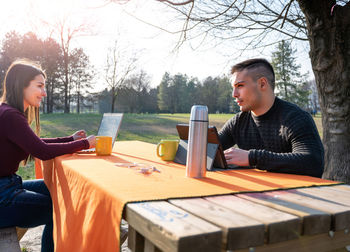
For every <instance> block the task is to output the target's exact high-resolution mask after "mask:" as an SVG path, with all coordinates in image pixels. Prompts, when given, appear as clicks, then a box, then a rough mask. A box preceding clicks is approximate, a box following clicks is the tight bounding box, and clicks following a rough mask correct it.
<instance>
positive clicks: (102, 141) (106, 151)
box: [95, 136, 112, 156]
mask: <svg viewBox="0 0 350 252" xmlns="http://www.w3.org/2000/svg"><path fill="white" fill-rule="evenodd" d="M95 149H96V155H97V156H108V155H111V153H112V137H110V136H97V137H96V147H95Z"/></svg>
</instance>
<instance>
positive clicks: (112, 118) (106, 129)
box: [97, 113, 123, 144]
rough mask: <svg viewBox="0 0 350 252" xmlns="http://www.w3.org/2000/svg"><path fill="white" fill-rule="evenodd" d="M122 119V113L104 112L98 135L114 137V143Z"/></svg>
mask: <svg viewBox="0 0 350 252" xmlns="http://www.w3.org/2000/svg"><path fill="white" fill-rule="evenodd" d="M122 119H123V114H122V113H104V114H103V117H102V120H101V123H100V127H99V128H98V132H97V135H98V136H110V137H112V144H114V142H115V140H116V138H117V135H118V131H119V128H120V124H121V122H122Z"/></svg>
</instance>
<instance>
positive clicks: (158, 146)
mask: <svg viewBox="0 0 350 252" xmlns="http://www.w3.org/2000/svg"><path fill="white" fill-rule="evenodd" d="M161 145H163V143H159V144H157V156H158V157H162V156H164V155H161V154H159V148H160V146H161Z"/></svg>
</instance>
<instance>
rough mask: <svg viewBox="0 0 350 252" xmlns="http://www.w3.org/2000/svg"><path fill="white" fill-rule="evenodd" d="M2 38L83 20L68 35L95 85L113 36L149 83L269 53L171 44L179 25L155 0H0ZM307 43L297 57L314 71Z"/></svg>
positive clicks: (45, 33) (50, 31) (218, 70)
mask: <svg viewBox="0 0 350 252" xmlns="http://www.w3.org/2000/svg"><path fill="white" fill-rule="evenodd" d="M1 6H2V8H1V10H2V11H1V13H2V14H1V15H0V23H1V24H2V25H1V26H0V40H2V38H4V35H5V34H6V33H7V32H9V31H12V30H15V31H17V32H19V33H20V34H24V33H26V32H28V31H32V32H34V33H35V34H37V36H38V37H41V38H46V37H49V36H52V37H54V38H56V39H58V37H57V33H56V32H55V31H56V30H57V29H55V24H57V22H58V21H59V20H66V22H67V24H69V26H70V27H78V26H80V25H84V26H86V27H88V31H86V32H82V33H80V34H78V36H76V37H74V38H73V40H72V47H82V48H83V49H84V51H85V53H86V54H87V55H88V56H89V58H90V62H91V63H92V64H93V65H94V67H95V68H96V70H97V74H96V78H95V82H96V85H95V91H99V90H102V89H103V88H105V87H106V84H105V83H104V81H103V72H104V71H103V69H104V67H105V64H106V58H107V54H108V49H109V48H111V47H113V45H114V43H115V41H117V43H118V45H119V46H118V48H120V49H121V50H122V51H123V60H127V59H129V58H130V57H132V56H133V55H137V59H138V60H137V68H138V69H139V70H141V69H143V70H144V71H146V72H147V73H148V74H149V75H150V78H151V86H152V87H156V86H157V85H159V83H160V81H161V78H162V76H163V74H164V73H165V72H166V71H167V72H169V73H170V74H177V73H182V74H187V75H188V76H190V77H198V78H199V80H203V79H204V78H206V77H208V76H213V77H215V76H222V75H224V74H228V73H229V70H230V66H231V65H233V64H235V63H237V62H239V61H242V60H244V59H247V58H250V57H265V58H267V59H270V55H271V51H270V50H266V51H265V52H264V53H263V54H261V52H258V51H247V52H244V53H243V54H242V55H240V52H236V53H235V52H233V53H230V55H229V56H227V53H226V52H227V51H230V52H232V48H228V47H229V45H227V44H223V45H221V46H211V45H210V44H209V43H208V44H205V45H202V46H200V47H199V46H198V45H199V44H201V40H200V39H198V40H193V41H191V42H188V43H185V44H184V45H182V46H181V47H180V49H178V50H175V47H176V44H177V42H178V41H179V36H180V34H179V33H177V32H176V31H179V30H180V29H181V27H182V25H183V23H182V22H181V21H179V20H178V19H176V16H175V13H174V12H173V11H171V10H170V9H169V8H166V6H165V5H163V4H161V3H159V2H157V1H155V0H131V1H130V2H129V3H128V4H115V3H109V2H108V1H105V0H50V1H47V0H25V1H24V0H11V1H4V2H3V3H2V4H1ZM307 50H308V49H307V45H305V44H303V45H301V46H298V54H297V61H298V64H301V66H302V68H301V72H302V73H305V72H307V71H308V72H309V73H310V78H312V77H313V75H312V71H311V64H310V60H309V58H308V53H307Z"/></svg>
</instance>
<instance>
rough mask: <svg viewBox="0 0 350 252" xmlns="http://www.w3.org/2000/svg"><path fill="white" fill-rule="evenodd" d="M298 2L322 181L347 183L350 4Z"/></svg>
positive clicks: (349, 163) (349, 158) (349, 172)
mask: <svg viewBox="0 0 350 252" xmlns="http://www.w3.org/2000/svg"><path fill="white" fill-rule="evenodd" d="M298 2H299V4H300V7H301V9H302V11H303V12H304V14H305V17H306V21H307V28H308V33H309V35H308V36H309V42H310V58H311V63H312V68H313V71H314V74H315V78H316V84H317V89H318V94H319V100H320V105H321V112H322V125H323V144H324V148H325V171H324V173H323V178H326V179H331V180H337V181H343V182H346V183H350V4H349V3H348V4H347V5H346V6H343V7H341V6H335V1H329V0H323V1H319V0H312V1H311V0H298ZM333 6H334V8H333V9H332V7H333ZM332 10H333V11H332Z"/></svg>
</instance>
